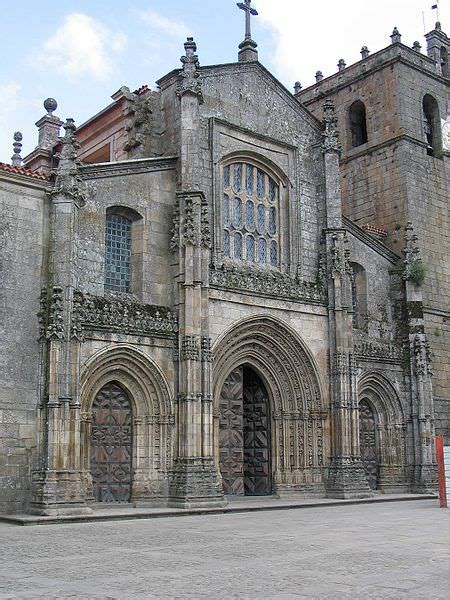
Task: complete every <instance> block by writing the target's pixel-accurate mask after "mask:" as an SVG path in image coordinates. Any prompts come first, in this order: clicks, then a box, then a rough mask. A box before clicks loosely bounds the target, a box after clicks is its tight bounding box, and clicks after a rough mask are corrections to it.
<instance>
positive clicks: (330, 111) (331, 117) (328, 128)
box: [322, 99, 341, 154]
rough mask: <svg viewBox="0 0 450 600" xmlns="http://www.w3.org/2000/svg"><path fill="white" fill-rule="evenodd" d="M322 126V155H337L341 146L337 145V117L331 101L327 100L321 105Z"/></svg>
mask: <svg viewBox="0 0 450 600" xmlns="http://www.w3.org/2000/svg"><path fill="white" fill-rule="evenodd" d="M323 125H324V131H323V133H322V152H323V153H324V154H327V153H329V152H337V153H339V152H340V151H341V146H340V144H339V134H338V129H337V117H336V112H335V108H334V102H333V101H332V100H331V99H328V100H327V101H326V102H325V104H324V105H323Z"/></svg>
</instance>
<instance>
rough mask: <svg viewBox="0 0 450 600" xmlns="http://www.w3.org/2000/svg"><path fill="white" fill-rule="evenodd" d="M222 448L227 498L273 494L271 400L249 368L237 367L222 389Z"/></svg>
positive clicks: (220, 428)
mask: <svg viewBox="0 0 450 600" xmlns="http://www.w3.org/2000/svg"><path fill="white" fill-rule="evenodd" d="M219 444H220V471H221V475H222V485H223V491H224V494H229V495H241V496H243V495H246V496H264V495H269V494H271V493H272V477H271V439H270V410H269V399H268V395H267V390H266V388H265V386H264V383H263V382H262V380H261V378H260V377H259V376H258V374H257V373H256V372H255V371H253V369H251V368H250V367H247V366H241V367H238V368H237V369H235V370H234V371H232V372H231V373H230V375H229V376H228V378H227V379H226V381H225V383H224V385H223V388H222V392H221V397H220V425H219Z"/></svg>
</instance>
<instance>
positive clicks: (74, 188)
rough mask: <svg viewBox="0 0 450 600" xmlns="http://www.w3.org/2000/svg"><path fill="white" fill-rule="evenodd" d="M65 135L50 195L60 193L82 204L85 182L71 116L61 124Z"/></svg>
mask: <svg viewBox="0 0 450 600" xmlns="http://www.w3.org/2000/svg"><path fill="white" fill-rule="evenodd" d="M63 127H64V129H65V135H64V138H63V140H62V150H61V154H60V159H59V165H58V168H57V169H56V179H55V186H54V188H53V189H52V190H51V192H50V195H51V196H56V195H61V196H65V197H66V198H72V199H73V201H74V202H76V203H77V204H78V206H84V204H85V203H86V199H87V192H86V184H85V183H84V181H83V180H82V178H81V175H80V172H79V167H80V166H81V161H80V160H79V158H78V154H77V151H78V149H79V147H80V144H79V143H78V141H77V137H76V134H75V132H76V130H77V128H76V127H75V121H74V120H73V119H71V118H68V119H66V122H65V123H64V125H63Z"/></svg>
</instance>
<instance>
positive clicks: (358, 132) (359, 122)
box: [349, 100, 368, 148]
mask: <svg viewBox="0 0 450 600" xmlns="http://www.w3.org/2000/svg"><path fill="white" fill-rule="evenodd" d="M349 118H350V135H351V144H352V147H353V148H356V147H358V146H361V145H362V144H366V143H367V140H368V138H367V120H366V107H365V106H364V103H363V102H361V100H357V101H356V102H353V104H352V105H351V106H350V110H349Z"/></svg>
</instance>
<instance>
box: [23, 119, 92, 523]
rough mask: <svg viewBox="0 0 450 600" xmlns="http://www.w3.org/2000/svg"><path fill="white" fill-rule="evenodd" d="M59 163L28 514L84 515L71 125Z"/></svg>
mask: <svg viewBox="0 0 450 600" xmlns="http://www.w3.org/2000/svg"><path fill="white" fill-rule="evenodd" d="M64 128H65V130H66V134H65V137H64V141H63V149H62V152H61V159H60V164H59V167H58V171H57V177H56V181H55V185H54V188H53V189H52V190H51V192H50V197H51V200H52V207H51V211H52V212H51V240H50V260H49V274H48V287H47V290H46V291H44V293H43V296H42V309H43V310H42V313H41V315H40V317H41V324H42V329H41V332H42V356H43V360H44V362H45V364H46V372H45V373H44V374H43V377H42V385H41V401H40V406H39V412H40V417H39V422H40V423H41V428H40V439H39V464H38V468H37V470H36V471H35V473H34V476H33V496H32V502H31V511H32V512H33V513H38V514H45V515H60V514H80V513H87V512H90V509H89V508H88V507H87V506H86V503H85V500H84V497H83V491H82V483H81V464H80V458H81V452H80V425H81V423H80V416H81V415H80V392H79V361H80V346H81V342H82V331H81V327H80V324H79V321H78V311H77V303H76V302H74V290H75V289H76V253H77V237H78V212H79V210H80V208H81V207H82V206H83V205H84V203H85V194H84V190H83V184H82V182H81V178H80V176H79V174H78V162H77V158H76V150H77V147H78V146H77V142H76V138H75V125H74V122H73V120H72V119H67V121H66V124H65V126H64Z"/></svg>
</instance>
